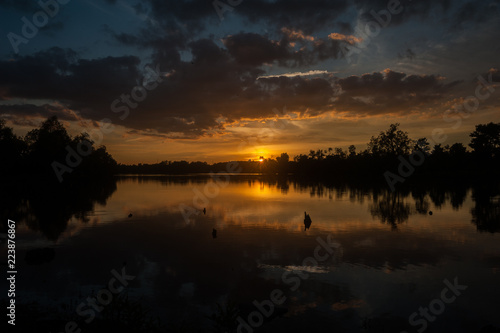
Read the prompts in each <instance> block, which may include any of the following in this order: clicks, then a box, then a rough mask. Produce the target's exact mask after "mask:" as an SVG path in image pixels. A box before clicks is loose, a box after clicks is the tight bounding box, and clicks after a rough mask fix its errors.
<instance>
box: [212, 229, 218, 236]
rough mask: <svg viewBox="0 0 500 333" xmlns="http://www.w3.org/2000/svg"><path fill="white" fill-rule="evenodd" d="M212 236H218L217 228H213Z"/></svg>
mask: <svg viewBox="0 0 500 333" xmlns="http://www.w3.org/2000/svg"><path fill="white" fill-rule="evenodd" d="M212 238H217V229H215V228H213V229H212Z"/></svg>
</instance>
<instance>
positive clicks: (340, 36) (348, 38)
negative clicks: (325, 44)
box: [328, 32, 363, 44]
mask: <svg viewBox="0 0 500 333" xmlns="http://www.w3.org/2000/svg"><path fill="white" fill-rule="evenodd" d="M328 38H330V39H333V40H343V41H346V42H348V43H351V44H354V43H361V42H362V41H363V38H358V37H356V36H353V35H343V34H339V33H337V32H332V33H331V34H329V35H328Z"/></svg>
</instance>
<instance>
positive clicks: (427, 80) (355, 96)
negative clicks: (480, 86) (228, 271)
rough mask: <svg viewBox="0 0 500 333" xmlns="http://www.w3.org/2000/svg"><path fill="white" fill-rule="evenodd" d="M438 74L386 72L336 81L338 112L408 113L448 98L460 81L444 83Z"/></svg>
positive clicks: (387, 70) (443, 79)
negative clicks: (339, 90) (338, 93)
mask: <svg viewBox="0 0 500 333" xmlns="http://www.w3.org/2000/svg"><path fill="white" fill-rule="evenodd" d="M444 81H445V78H444V77H442V76H440V75H408V74H405V73H399V72H395V71H392V70H390V69H386V70H385V71H383V72H374V73H372V74H364V75H361V76H349V77H347V78H343V79H339V80H338V81H337V83H338V85H339V86H340V88H341V94H340V95H339V97H338V100H337V101H336V102H335V107H336V108H337V109H338V110H346V111H350V112H354V113H362V114H391V113H402V112H411V111H412V110H417V109H419V110H420V111H423V112H425V111H426V110H425V109H423V108H424V107H425V106H430V103H433V102H439V101H442V100H443V99H445V98H447V97H448V96H449V94H450V93H451V89H452V88H453V87H455V86H456V85H457V84H458V83H460V81H452V82H449V83H445V82H444Z"/></svg>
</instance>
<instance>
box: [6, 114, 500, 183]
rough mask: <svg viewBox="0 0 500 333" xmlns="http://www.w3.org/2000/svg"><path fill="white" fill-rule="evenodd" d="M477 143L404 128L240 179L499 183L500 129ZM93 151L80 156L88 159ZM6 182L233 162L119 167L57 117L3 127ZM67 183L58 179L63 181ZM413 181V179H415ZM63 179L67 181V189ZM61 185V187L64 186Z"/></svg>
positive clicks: (486, 127) (213, 167) (266, 166)
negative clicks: (23, 127) (436, 140)
mask: <svg viewBox="0 0 500 333" xmlns="http://www.w3.org/2000/svg"><path fill="white" fill-rule="evenodd" d="M470 138H471V140H470V143H469V144H468V145H467V146H465V145H464V144H462V143H453V144H451V145H450V144H446V145H444V144H433V145H431V144H430V143H429V140H428V139H427V138H416V139H412V138H410V137H409V136H408V133H407V132H404V131H402V130H401V129H399V124H391V125H390V126H389V128H388V129H387V130H386V131H385V132H380V133H379V135H378V136H372V137H371V139H370V141H369V142H368V144H367V148H366V149H365V150H362V151H358V150H357V148H356V147H355V146H354V145H351V146H349V148H348V149H347V150H345V149H343V148H326V149H317V150H310V151H309V153H307V154H300V155H297V156H295V157H293V158H291V157H290V156H289V155H288V154H287V153H282V154H281V155H280V156H278V157H276V158H264V157H263V158H262V161H251V160H249V161H238V162H236V163H237V168H236V169H237V170H238V171H240V172H241V173H259V174H268V175H276V174H281V175H289V174H293V175H296V176H300V177H313V178H314V177H320V178H321V179H337V180H345V181H356V180H362V181H370V182H374V183H387V182H391V181H392V182H393V183H394V184H399V183H403V182H405V181H406V180H407V179H409V178H412V179H415V180H418V181H422V180H432V181H434V180H438V179H456V178H457V177H461V179H462V181H465V180H467V179H473V178H477V177H494V178H498V175H499V173H498V170H500V168H499V167H500V123H489V124H480V125H477V126H476V129H475V130H474V131H473V132H472V133H470ZM87 150H89V152H88V154H87V153H86V155H85V156H81V155H82V154H83V153H82V151H87ZM0 152H1V156H2V163H0V172H1V173H0V174H1V175H2V176H1V177H3V178H10V177H12V176H15V175H22V176H23V178H26V177H28V178H30V179H37V181H38V180H40V179H45V180H46V181H50V182H54V183H61V184H64V183H66V184H67V186H71V185H70V184H71V183H74V182H78V181H81V180H84V181H88V180H96V179H103V178H109V176H110V175H113V174H116V173H121V174H172V175H177V174H194V173H210V172H220V171H222V172H225V171H227V163H228V162H220V163H214V164H208V163H206V162H199V161H198V162H188V161H168V160H166V161H162V162H160V163H155V164H142V163H139V164H136V165H124V164H119V165H118V164H117V163H116V161H115V160H114V159H113V157H112V156H111V155H110V154H109V153H108V152H107V150H106V147H105V146H100V147H95V146H94V143H93V142H92V141H91V140H90V139H89V137H88V135H87V134H86V133H83V134H80V135H78V136H75V137H71V136H70V135H69V134H68V133H67V131H66V129H65V128H64V127H63V125H62V124H61V123H60V122H59V121H58V120H57V118H56V117H51V118H49V119H47V120H46V121H45V122H44V123H43V124H42V125H41V126H40V128H37V129H33V130H31V131H30V132H29V133H28V134H27V135H26V136H25V137H24V138H21V137H18V136H16V135H15V134H14V133H13V131H12V129H11V128H9V127H6V126H5V121H3V120H0ZM58 173H59V176H61V175H62V177H60V178H58V177H59V176H58V175H57V174H58ZM410 176H411V177H410ZM61 179H62V180H63V181H61ZM58 180H59V181H58Z"/></svg>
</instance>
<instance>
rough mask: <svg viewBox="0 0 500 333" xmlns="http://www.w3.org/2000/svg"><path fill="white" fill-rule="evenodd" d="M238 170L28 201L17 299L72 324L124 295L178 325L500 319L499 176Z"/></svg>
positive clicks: (406, 324)
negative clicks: (409, 186) (386, 180)
mask: <svg viewBox="0 0 500 333" xmlns="http://www.w3.org/2000/svg"><path fill="white" fill-rule="evenodd" d="M226 178H227V179H226ZM226 178H224V177H221V179H219V180H214V179H212V178H210V177H207V176H203V175H200V176H197V177H188V176H177V177H173V176H171V177H166V176H120V177H118V178H117V179H116V183H113V184H111V185H109V186H110V187H109V188H106V189H101V188H98V189H94V192H96V194H95V195H94V194H93V195H88V196H86V197H85V198H86V199H82V198H78V199H77V200H78V202H79V203H80V204H73V203H72V199H71V198H66V199H64V200H67V202H66V201H65V202H64V204H61V203H60V202H58V201H57V200H53V199H51V198H43V199H42V198H41V197H40V198H39V200H40V202H38V201H37V200H38V199H36V198H35V197H33V198H31V199H30V198H28V199H26V200H22V201H19V202H18V203H17V204H18V206H17V208H12V211H11V213H12V215H10V216H12V217H11V219H14V218H16V219H19V220H18V221H16V223H17V233H16V239H17V242H16V244H17V258H18V259H17V264H18V275H17V287H18V293H17V294H16V297H17V302H18V303H19V304H37V305H41V306H43V307H45V308H46V309H53V311H52V310H51V311H47V314H46V318H47V321H48V322H49V321H50V323H51V324H50V325H52V327H51V329H52V330H54V331H55V330H58V332H59V331H63V330H64V322H65V321H66V318H67V320H72V319H74V320H76V321H77V322H78V325H79V327H80V328H81V329H82V331H83V332H84V331H89V332H91V331H93V330H92V329H91V326H89V325H91V324H92V321H93V320H94V319H93V315H94V314H95V315H97V318H100V316H102V315H103V313H104V314H105V315H106V316H108V317H109V316H112V314H113V313H118V312H120V309H121V310H122V311H125V310H123V308H120V307H118V306H116V305H113V304H114V303H113V302H111V300H110V299H109V298H110V297H111V299H115V300H116V299H119V300H120V301H121V302H122V303H123V304H125V305H124V307H125V306H126V305H127V304H136V307H137V308H139V309H140V310H141V311H144V313H146V310H147V311H149V312H148V314H147V320H149V319H152V318H156V317H159V319H160V321H161V325H163V327H164V329H165V330H166V331H172V332H203V331H210V329H214V330H215V331H217V330H219V331H220V332H224V331H238V332H252V331H256V332H276V331H279V332H281V331H287V332H304V331H311V332H325V331H326V330H327V329H328V330H329V331H338V332H405V331H406V332H423V331H425V332H493V330H487V327H488V326H490V325H491V326H495V327H500V317H499V316H498V313H499V310H500V283H499V282H500V233H499V232H500V203H499V186H498V185H495V184H487V185H488V186H486V185H478V186H467V187H465V186H464V187H443V186H441V187H439V186H437V185H436V186H433V187H422V189H413V190H411V191H409V190H408V191H402V192H390V191H388V189H387V188H378V189H377V188H369V187H367V186H362V185H359V186H348V185H325V184H323V183H320V182H312V181H311V182H308V181H299V180H287V179H273V178H262V177H261V176H258V175H231V176H228V177H226ZM106 186H108V185H106ZM103 187H104V185H103ZM76 192H78V191H77V190H75V193H76ZM75 195H76V194H75ZM61 200H63V199H61ZM203 208H205V209H206V212H205V213H204V212H203ZM305 212H307V214H308V215H309V216H310V225H309V228H306V227H307V226H306V225H305V223H304V217H305V215H304V214H305ZM3 248H6V246H3ZM113 271H114V272H113ZM124 274H126V276H125V277H124ZM117 275H119V277H117ZM3 284H5V282H3ZM2 286H4V285H2ZM122 286H126V288H125V289H123V290H121V289H122V288H121V287H122ZM93 295H98V296H99V297H100V298H99V302H100V303H98V304H97V305H96V308H98V309H100V310H99V311H97V310H92V307H91V306H90V305H89V304H88V303H87V302H88V300H87V299H88V298H89V297H90V296H93ZM108 299H109V301H110V302H111V304H107V300H108ZM82 302H83V305H81V303H82ZM134 302H137V303H134ZM106 308H108V310H106ZM110 309H113V311H115V312H113V311H111V310H110ZM18 311H21V310H18ZM108 312H110V313H111V314H110V313H108ZM19 316H22V315H21V314H19ZM61 316H63V317H61ZM20 318H21V317H20ZM91 318H92V320H91ZM145 318H146V315H143V316H142V317H141V319H136V321H135V322H133V321H132V320H131V319H129V320H130V323H129V324H130V325H135V324H137V322H139V324H137V325H139V326H140V324H141V323H142V321H146V319H145ZM19 320H21V319H19ZM85 320H89V321H90V323H87V322H85ZM235 320H236V324H234V325H232V323H234V322H235ZM47 325H49V324H47ZM54 326H55V327H54ZM491 326H490V328H491ZM165 330H164V331H165ZM495 332H496V331H495Z"/></svg>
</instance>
